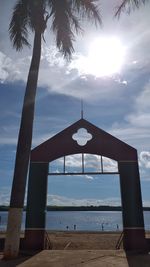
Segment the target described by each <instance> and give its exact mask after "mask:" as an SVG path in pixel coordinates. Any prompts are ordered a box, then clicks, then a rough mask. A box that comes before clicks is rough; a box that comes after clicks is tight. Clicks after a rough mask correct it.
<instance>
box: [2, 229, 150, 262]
mask: <svg viewBox="0 0 150 267" xmlns="http://www.w3.org/2000/svg"><path fill="white" fill-rule="evenodd" d="M120 234H121V232H119V231H118V232H99V233H98V232H78V231H73V232H69V231H68V232H61V231H57V232H55V231H49V232H48V236H49V241H50V244H51V248H52V250H43V251H42V252H40V253H36V254H35V255H32V254H30V253H27V251H26V252H25V251H21V253H20V256H19V257H18V259H15V260H11V261H4V260H3V252H2V251H1V254H0V267H15V266H18V267H30V266H31V267H32V266H33V267H34V266H35V267H40V266H45V267H46V266H48V267H59V266H60V267H61V266H62V267H71V266H87V267H88V266H97V267H99V266H103V267H105V266H108V267H109V266H117V267H127V266H129V267H149V266H150V255H149V254H148V253H147V254H142V253H140V254H139V253H138V254H136V253H133V254H132V253H130V254H129V255H127V254H126V253H125V252H124V250H123V249H122V246H121V248H120V249H119V250H116V244H117V241H118V239H119V236H120ZM4 235H5V233H1V237H3V236H4ZM146 237H150V232H147V233H146ZM101 258H103V261H102V260H100V259H101ZM87 259H88V261H89V263H87ZM93 259H94V260H93ZM118 260H119V262H118ZM84 263H86V264H84ZM102 263H103V265H101V264H102ZM105 263H106V264H105ZM131 263H132V264H131ZM118 264H119V265H118ZM120 264H121V265H120Z"/></svg>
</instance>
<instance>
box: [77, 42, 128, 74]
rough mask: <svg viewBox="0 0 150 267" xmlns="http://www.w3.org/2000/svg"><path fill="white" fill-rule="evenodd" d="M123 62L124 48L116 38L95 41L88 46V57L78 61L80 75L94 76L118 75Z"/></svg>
mask: <svg viewBox="0 0 150 267" xmlns="http://www.w3.org/2000/svg"><path fill="white" fill-rule="evenodd" d="M124 61H125V47H124V46H123V44H122V43H121V41H120V40H119V39H118V38H116V37H108V38H106V37H103V38H97V39H95V40H94V41H93V42H92V43H91V45H90V46H89V50H88V55H87V57H86V58H82V59H80V60H79V61H78V67H79V69H80V70H81V72H82V73H86V74H93V75H94V76H97V77H101V76H112V75H113V74H115V73H119V72H120V71H121V68H122V66H123V63H124Z"/></svg>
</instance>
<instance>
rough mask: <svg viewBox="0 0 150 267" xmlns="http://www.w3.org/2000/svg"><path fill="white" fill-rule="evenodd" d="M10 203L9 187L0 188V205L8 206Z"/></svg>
mask: <svg viewBox="0 0 150 267" xmlns="http://www.w3.org/2000/svg"><path fill="white" fill-rule="evenodd" d="M9 202H10V187H1V188H0V205H9Z"/></svg>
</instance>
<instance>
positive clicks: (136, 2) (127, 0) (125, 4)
mask: <svg viewBox="0 0 150 267" xmlns="http://www.w3.org/2000/svg"><path fill="white" fill-rule="evenodd" d="M147 1H148V0H123V1H122V3H121V4H120V5H119V7H118V8H117V11H116V13H115V16H116V17H120V15H121V13H122V12H123V11H124V10H127V12H128V13H130V11H131V9H134V8H139V7H140V5H141V4H145V3H146V2H147Z"/></svg>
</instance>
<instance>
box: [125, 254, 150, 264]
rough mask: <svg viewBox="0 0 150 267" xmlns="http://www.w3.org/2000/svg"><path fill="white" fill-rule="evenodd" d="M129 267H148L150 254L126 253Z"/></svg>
mask: <svg viewBox="0 0 150 267" xmlns="http://www.w3.org/2000/svg"><path fill="white" fill-rule="evenodd" d="M126 257H127V261H128V266H129V267H150V254H149V253H145V254H144V253H143V254H140V253H138V254H137V253H135V254H133V253H126Z"/></svg>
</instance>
